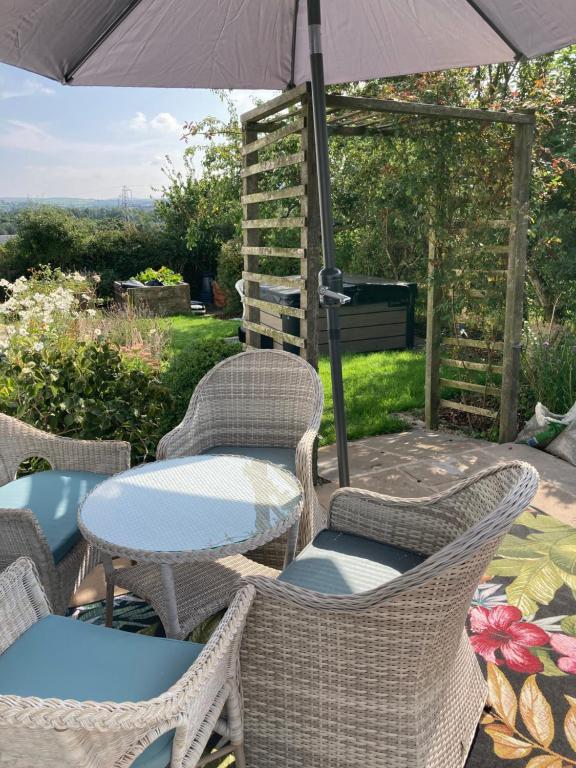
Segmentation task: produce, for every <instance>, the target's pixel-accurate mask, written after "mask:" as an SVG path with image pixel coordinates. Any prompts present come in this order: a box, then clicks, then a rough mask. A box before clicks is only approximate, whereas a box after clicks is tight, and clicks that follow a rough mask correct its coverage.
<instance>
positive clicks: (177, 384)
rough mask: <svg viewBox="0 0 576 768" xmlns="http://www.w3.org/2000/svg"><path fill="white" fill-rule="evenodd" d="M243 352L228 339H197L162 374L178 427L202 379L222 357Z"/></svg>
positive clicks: (240, 346) (174, 358)
mask: <svg viewBox="0 0 576 768" xmlns="http://www.w3.org/2000/svg"><path fill="white" fill-rule="evenodd" d="M239 352H242V345H241V344H237V343H229V342H227V341H224V339H210V340H206V341H197V342H194V343H193V344H191V345H190V346H189V347H186V348H185V349H182V350H180V351H179V352H177V353H175V354H174V356H173V357H172V359H171V361H170V363H169V364H168V367H167V368H166V370H165V371H164V373H163V375H162V381H163V383H164V384H165V385H166V386H167V387H168V389H169V390H170V391H171V392H172V395H173V397H174V401H175V406H174V410H173V417H174V423H173V425H172V426H175V425H176V424H177V423H178V422H179V421H181V419H182V417H183V416H184V414H185V413H186V408H187V407H188V403H189V402H190V398H191V397H192V393H193V392H194V390H195V389H196V385H197V384H198V382H199V381H200V379H201V378H202V377H203V376H204V375H205V374H206V373H208V371H209V370H210V369H211V368H213V367H214V366H215V365H216V364H217V363H219V362H220V361H221V360H225V359H226V358H227V357H231V356H232V355H236V354H238V353H239Z"/></svg>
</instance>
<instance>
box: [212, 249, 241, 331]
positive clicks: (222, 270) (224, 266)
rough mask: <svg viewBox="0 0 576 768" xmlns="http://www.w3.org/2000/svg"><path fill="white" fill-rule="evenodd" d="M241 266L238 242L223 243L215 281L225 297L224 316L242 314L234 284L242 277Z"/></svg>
mask: <svg viewBox="0 0 576 768" xmlns="http://www.w3.org/2000/svg"><path fill="white" fill-rule="evenodd" d="M243 264H244V259H243V257H242V253H241V252H240V243H239V241H237V240H229V241H228V242H227V243H224V245H223V246H222V250H221V251H220V255H219V256H218V272H217V274H216V281H217V283H218V285H219V286H220V288H221V289H222V291H223V293H224V295H225V296H226V308H225V309H226V314H227V315H231V316H235V317H238V315H241V314H242V301H241V300H240V296H239V295H238V291H237V290H236V288H235V284H236V281H237V280H240V278H241V277H242V266H243Z"/></svg>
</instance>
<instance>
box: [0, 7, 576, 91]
mask: <svg viewBox="0 0 576 768" xmlns="http://www.w3.org/2000/svg"><path fill="white" fill-rule="evenodd" d="M322 12H323V13H322V38H323V49H324V50H323V53H324V71H325V81H326V82H327V83H340V82H350V81H354V80H365V79H369V78H374V77H386V76H390V75H401V74H407V73H411V72H423V71H429V70H435V69H447V68H449V67H460V66H466V65H475V64H487V63H490V62H499V61H506V60H510V59H513V58H514V57H515V56H517V55H524V56H535V55H537V54H541V53H545V52H547V51H552V50H554V49H557V48H561V47H563V46H565V45H568V44H570V43H571V42H573V41H574V40H575V38H576V0H325V2H324V3H323V8H322ZM295 25H296V26H295ZM294 29H296V32H295V35H294ZM293 40H294V43H295V44H294V45H293ZM0 61H3V62H4V63H6V64H13V65H14V66H17V67H21V68H23V69H27V70H30V71H32V72H36V73H38V74H41V75H45V76H46V77H50V78H53V79H55V80H59V81H61V82H66V83H70V84H73V85H126V86H156V87H171V88H177V87H178V88H279V89H284V88H286V87H287V85H288V84H289V83H290V82H294V83H297V84H298V83H303V82H306V81H308V80H310V79H311V71H310V61H309V49H308V25H307V19H306V2H305V1H304V0H303V1H302V2H300V3H299V2H296V0H97V1H95V0H0Z"/></svg>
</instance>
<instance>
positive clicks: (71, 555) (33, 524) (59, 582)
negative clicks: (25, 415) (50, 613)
mask: <svg viewBox="0 0 576 768" xmlns="http://www.w3.org/2000/svg"><path fill="white" fill-rule="evenodd" d="M35 457H38V458H42V459H45V460H46V461H47V462H48V463H49V464H50V466H51V467H52V470H53V472H52V474H51V475H50V474H49V473H40V474H41V475H42V477H40V475H35V476H33V477H34V479H35V480H38V479H39V480H40V486H41V487H38V488H36V489H34V488H28V489H27V491H22V482H21V481H17V482H18V483H19V486H18V487H16V486H15V484H11V483H12V481H13V480H14V479H15V477H16V473H17V471H18V468H19V467H20V465H21V464H22V462H23V461H25V460H26V459H29V458H35ZM129 466H130V444H129V443H125V442H119V441H91V440H71V439H69V438H66V437H58V436H56V435H50V434H47V433H46V432H42V431H40V430H38V429H35V428H34V427H31V426H29V425H28V424H24V423H22V422H21V421H18V419H14V418H12V417H11V416H6V415H4V414H0V568H5V567H6V566H7V565H9V564H10V563H12V562H14V560H16V559H17V558H18V557H21V556H28V557H30V558H31V559H32V560H33V561H34V563H35V564H36V567H37V569H38V572H39V573H40V577H41V579H42V583H43V585H44V588H45V589H46V592H47V593H48V596H49V599H50V602H51V604H52V605H53V607H54V610H55V611H56V612H57V613H64V612H65V611H66V609H67V607H68V603H69V599H70V597H71V595H72V594H73V592H74V590H75V589H76V587H77V586H78V584H79V583H80V581H82V579H83V578H84V576H85V575H86V574H87V573H88V572H89V571H90V570H91V569H92V568H93V567H94V565H96V563H97V562H98V555H97V552H96V551H95V550H93V549H92V548H91V547H88V545H87V544H86V542H85V541H83V540H82V539H81V538H80V534H79V533H77V535H76V537H74V538H73V539H72V540H71V541H70V542H69V546H65V547H64V548H63V549H62V548H58V549H55V548H54V547H53V546H52V543H53V542H52V541H51V539H50V538H49V537H47V533H46V529H43V528H42V526H41V525H40V524H39V516H37V514H35V512H34V511H33V509H34V507H35V508H36V512H38V510H39V509H41V508H42V504H43V502H44V494H46V492H47V487H46V486H47V484H48V481H56V482H58V483H59V484H60V487H61V488H62V489H63V490H65V491H66V492H67V493H69V494H71V485H72V486H74V488H76V489H77V490H80V491H82V492H86V491H88V490H90V488H91V486H92V485H94V484H96V483H97V482H100V481H101V479H102V477H103V476H104V475H110V474H113V473H115V472H120V471H121V470H124V469H127V468H128V467H129ZM76 473H82V474H76ZM88 473H90V474H88ZM17 488H18V489H20V495H21V494H22V493H24V496H26V497H27V498H31V499H32V500H33V503H30V507H31V508H14V506H13V504H12V503H10V504H9V503H8V502H9V501H10V502H12V501H13V499H14V498H15V497H16V498H18V494H16V496H14V495H13V494H12V492H13V490H14V489H17ZM55 492H56V493H57V492H58V491H57V490H56V491H55ZM3 499H4V501H3ZM79 500H80V499H77V501H79ZM69 503H70V505H72V504H74V499H73V498H69ZM3 504H4V505H6V506H4V507H3ZM69 513H70V515H71V517H72V520H71V524H72V527H73V528H75V520H76V518H75V514H76V509H75V506H74V508H72V506H70V509H69ZM71 533H72V534H74V530H72V532H71Z"/></svg>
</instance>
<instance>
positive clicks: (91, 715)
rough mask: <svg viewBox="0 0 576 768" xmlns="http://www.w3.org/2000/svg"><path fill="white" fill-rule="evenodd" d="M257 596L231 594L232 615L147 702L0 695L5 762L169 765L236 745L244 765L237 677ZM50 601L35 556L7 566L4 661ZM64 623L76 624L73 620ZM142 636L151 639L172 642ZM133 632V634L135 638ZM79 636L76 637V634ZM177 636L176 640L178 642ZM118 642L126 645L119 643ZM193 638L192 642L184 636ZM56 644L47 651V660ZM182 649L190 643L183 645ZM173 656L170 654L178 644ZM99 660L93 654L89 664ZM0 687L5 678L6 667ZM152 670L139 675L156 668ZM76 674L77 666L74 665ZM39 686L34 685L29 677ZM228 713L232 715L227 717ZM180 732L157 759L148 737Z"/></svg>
mask: <svg viewBox="0 0 576 768" xmlns="http://www.w3.org/2000/svg"><path fill="white" fill-rule="evenodd" d="M253 596H254V590H253V587H245V588H244V589H242V590H241V591H240V592H239V593H238V594H237V595H236V597H235V598H234V600H233V602H232V604H231V605H230V608H229V609H228V611H227V613H226V615H225V617H224V618H223V620H222V621H221V622H220V624H219V626H218V628H217V629H216V631H215V632H214V634H213V635H212V637H211V638H210V640H209V642H208V643H207V645H205V646H204V647H203V650H201V652H200V655H198V657H197V658H196V660H195V661H194V663H193V664H192V665H191V666H190V668H189V669H188V670H187V671H185V672H184V674H183V675H182V676H181V677H180V679H178V680H177V681H176V682H175V683H174V684H172V685H171V687H170V688H169V689H168V690H166V691H163V692H161V693H160V694H159V695H157V696H155V697H154V698H152V699H150V700H147V701H131V700H129V699H128V700H126V701H125V702H124V701H120V702H116V701H92V700H78V701H75V700H69V699H68V700H62V699H59V698H56V697H50V698H42V697H38V696H33V695H31V696H22V695H9V694H2V695H0V763H2V765H7V766H8V765H9V766H11V768H30V767H31V766H42V767H43V768H67V767H69V768H124V767H125V766H126V768H127V766H129V765H132V764H133V763H134V762H136V764H137V765H138V766H140V765H142V766H146V768H148V766H153V765H154V766H156V765H159V764H160V763H159V762H158V761H159V760H161V759H162V757H163V755H164V754H165V753H166V752H167V754H168V759H167V761H166V763H164V762H162V763H161V764H162V765H168V763H169V764H170V768H193V767H194V766H200V765H205V764H206V763H207V762H211V761H212V760H214V759H215V758H218V757H223V756H224V755H226V754H229V753H234V754H235V757H236V764H237V765H238V766H239V768H242V766H244V765H245V763H244V758H243V748H242V700H241V694H240V689H239V684H238V677H239V673H238V644H239V640H240V637H241V634H242V629H243V626H244V623H245V620H246V615H247V612H248V610H249V608H250V604H251V602H252V599H253ZM49 613H50V610H49V605H48V602H47V599H46V596H45V593H44V591H43V589H42V587H41V585H40V583H39V581H38V578H37V574H36V571H35V568H34V565H33V563H32V562H31V561H30V560H28V559H26V558H20V559H19V560H18V561H16V563H14V564H13V565H11V566H10V567H9V568H8V569H7V570H5V571H4V572H3V573H2V574H0V662H1V661H2V655H3V654H5V653H6V654H8V653H9V652H12V651H13V649H14V648H17V646H18V643H19V642H20V641H21V640H22V639H23V636H24V635H25V633H27V630H30V629H31V628H32V627H34V626H35V625H36V626H38V624H39V623H41V622H42V621H45V620H46V618H47V617H48V618H49ZM60 622H63V623H64V624H66V625H67V628H69V629H71V630H73V629H74V625H76V624H81V622H76V621H75V620H73V619H64V618H61V619H60ZM91 629H92V630H93V631H96V632H98V633H103V634H104V636H106V638H107V639H109V638H110V637H111V636H112V634H113V635H117V636H119V638H118V640H119V641H123V640H124V641H128V642H130V639H131V638H130V633H128V632H120V631H116V630H107V629H105V628H102V627H91ZM136 637H137V638H138V637H139V638H140V640H143V641H145V643H147V644H150V643H152V644H155V643H173V642H174V641H167V640H158V639H157V638H150V637H144V638H143V637H142V636H136ZM132 639H134V636H132ZM73 641H74V637H72V640H71V642H73ZM176 642H177V641H176ZM122 645H123V644H122V643H121V642H120V647H122ZM178 645H181V646H191V645H192V644H189V643H178ZM50 650H51V649H49V648H47V649H46V659H43V663H46V664H49V661H48V656H49V654H50ZM182 650H186V649H185V648H184V649H182ZM166 651H167V653H166V655H167V656H168V657H170V655H171V646H169V647H167V649H166ZM91 663H93V659H88V664H91ZM1 670H2V666H1V664H0V690H2V689H3V687H5V686H6V681H5V680H3V678H2V674H1ZM155 672H157V670H155V669H146V668H144V669H142V670H141V674H142V675H143V676H145V675H147V674H148V675H154V673H155ZM72 674H73V675H76V676H77V677H78V676H79V675H80V674H81V672H80V671H79V670H72ZM32 684H33V683H32ZM223 711H225V713H226V718H223V717H221V715H222V713H223ZM172 731H173V732H174V733H173V739H172V740H170V739H168V745H167V747H165V748H164V751H163V752H162V753H160V754H155V755H154V758H150V759H147V758H148V756H147V755H146V754H144V753H145V751H146V750H147V748H148V747H150V745H152V744H154V743H155V742H156V744H157V743H158V742H157V740H158V738H159V737H160V739H161V738H162V736H163V735H164V740H163V741H165V740H166V734H169V733H170V732H172ZM213 731H216V732H218V733H220V734H221V735H222V739H221V743H220V745H219V747H218V752H217V753H211V754H210V755H209V756H205V757H202V753H203V751H204V749H205V747H206V744H207V742H208V739H209V738H210V735H211V734H212V733H213Z"/></svg>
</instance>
